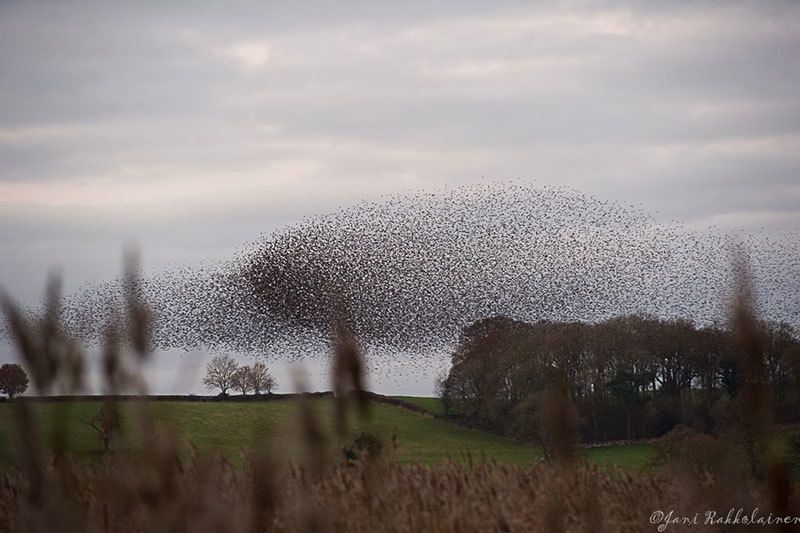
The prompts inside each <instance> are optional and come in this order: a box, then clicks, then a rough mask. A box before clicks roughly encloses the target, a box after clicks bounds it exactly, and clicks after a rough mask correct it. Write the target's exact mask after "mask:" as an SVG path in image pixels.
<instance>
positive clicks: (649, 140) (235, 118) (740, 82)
mask: <svg viewBox="0 0 800 533" xmlns="http://www.w3.org/2000/svg"><path fill="white" fill-rule="evenodd" d="M493 6H494V7H491V8H490V7H487V6H486V5H485V4H484V3H478V2H475V3H469V2H467V3H465V2H453V3H447V2H442V3H436V4H435V5H433V6H431V5H429V3H427V2H424V3H423V2H420V3H407V2H404V3H402V6H400V5H399V4H398V5H395V6H393V7H385V6H384V7H380V6H376V5H374V4H373V3H351V4H348V5H347V6H341V5H337V4H335V3H326V2H317V3H311V4H304V6H302V7H297V6H294V5H289V4H288V3H287V4H286V5H277V6H274V5H273V6H255V5H253V4H250V3H247V4H245V3H242V4H240V5H226V7H220V6H214V5H211V4H210V3H209V4H201V3H193V4H192V7H187V6H185V5H178V3H175V4H170V3H166V4H164V3H153V4H152V5H146V4H139V7H132V6H127V7H121V6H118V5H110V4H106V3H102V2H87V3H70V4H69V5H66V4H44V3H42V4H38V5H33V4H27V3H25V4H18V3H5V4H3V5H2V6H0V69H1V70H2V72H3V75H2V76H0V102H2V105H0V161H1V162H2V164H0V250H2V255H1V256H0V282H4V284H7V285H11V286H12V287H11V289H12V292H14V289H15V288H16V289H18V291H19V292H20V293H21V294H22V296H23V297H28V296H29V295H30V294H31V293H32V291H33V287H38V286H39V285H40V284H41V275H42V274H43V270H44V268H46V267H47V266H49V265H50V264H52V263H54V262H59V263H60V264H62V265H64V266H65V267H66V269H67V275H68V276H77V278H78V279H80V280H81V281H82V280H84V279H92V278H94V277H98V276H105V275H107V274H108V273H110V272H113V271H115V270H116V265H117V262H116V260H117V255H118V253H117V252H118V249H119V247H120V245H121V243H122V242H123V241H124V240H126V239H133V240H137V241H138V242H140V243H141V245H142V246H143V248H144V252H145V258H148V257H150V258H151V259H152V262H156V263H158V262H176V261H177V262H180V261H192V260H196V259H197V258H199V257H203V255H204V254H209V253H211V254H214V253H216V252H219V253H223V252H227V251H229V250H230V249H231V247H235V246H236V245H238V244H240V243H241V242H244V241H247V240H251V239H253V238H254V237H255V236H256V235H258V233H260V232H262V231H270V230H272V229H273V228H275V227H278V226H280V225H282V224H284V223H287V222H290V221H294V220H297V219H298V218H300V217H302V216H305V215H310V214H313V213H317V212H320V211H330V210H332V209H334V208H335V207H337V206H338V205H346V204H352V203H355V202H356V201H357V200H359V199H361V198H365V197H366V198H374V197H377V196H378V195H381V194H388V193H394V192H399V191H408V190H415V189H419V188H430V187H438V186H441V185H448V184H450V185H455V184H463V183H470V182H475V181H480V180H481V177H482V176H485V178H483V179H488V180H491V179H495V178H512V177H513V178H517V177H523V178H527V179H536V180H537V181H538V182H540V183H542V184H563V185H570V186H574V187H577V188H579V189H581V190H584V191H586V192H587V193H591V194H596V195H599V196H601V197H604V198H608V199H613V200H621V201H626V202H631V203H636V204H641V205H643V206H644V207H645V208H646V209H649V210H652V211H658V212H660V215H659V216H660V217H662V218H664V219H671V218H674V219H678V220H680V221H682V222H686V223H690V224H697V225H705V224H718V225H721V226H723V227H746V228H755V229H758V228H760V227H762V226H763V227H765V228H766V229H767V230H770V231H777V230H786V229H793V228H796V227H798V223H800V207H798V206H800V201H798V200H800V185H798V183H800V179H798V178H800V176H799V175H798V171H800V150H798V148H800V98H799V97H798V96H797V87H798V86H800V59H799V58H800V7H798V6H797V5H796V4H792V3H782V2H740V3H731V4H726V5H725V6H720V5H719V4H716V3H703V2H700V3H698V2H687V3H680V2H677V3H676V2H667V3H664V4H663V5H660V4H652V3H649V4H648V5H647V7H641V6H640V5H634V4H633V3H630V4H626V3H622V2H596V3H589V4H585V3H584V4H580V5H579V4H578V3H573V2H563V3H551V4H549V5H547V6H546V7H535V8H531V7H529V6H527V3H509V4H505V5H502V6H499V5H497V4H493ZM71 250H77V251H74V252H71ZM109 250H111V251H109ZM76 271H77V272H76Z"/></svg>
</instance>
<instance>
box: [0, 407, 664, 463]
mask: <svg viewBox="0 0 800 533" xmlns="http://www.w3.org/2000/svg"><path fill="white" fill-rule="evenodd" d="M421 400H434V399H421ZM124 405H125V408H126V410H127V411H128V416H130V414H131V412H132V405H130V404H124ZM312 405H313V408H314V410H315V412H316V413H317V414H318V419H319V420H320V422H322V423H323V424H324V425H325V426H326V428H327V429H328V433H329V434H330V435H332V434H333V431H332V428H331V426H330V423H329V421H330V420H331V416H330V408H331V405H332V402H331V401H330V400H326V399H318V400H314V401H313V402H312ZM99 406H100V404H99V402H79V403H75V404H70V405H68V404H60V403H50V404H39V405H36V406H35V409H36V412H37V413H38V415H39V417H38V421H39V427H40V431H41V432H42V433H43V434H44V435H46V434H47V432H48V430H49V428H50V427H52V421H53V417H54V415H55V414H57V413H60V414H61V416H65V417H66V420H67V421H68V427H69V428H70V436H69V438H70V443H69V449H70V450H73V451H75V452H77V453H79V454H95V453H98V452H99V450H100V444H99V440H98V439H97V436H96V434H95V432H94V430H93V429H92V428H91V427H89V424H88V421H89V420H90V419H91V417H92V415H93V414H94V413H96V412H97V410H98V409H99ZM10 407H11V406H9V405H8V404H2V405H0V455H1V456H2V457H3V458H6V459H8V458H9V457H11V453H12V449H11V446H12V445H11V442H10V441H11V440H12V437H13V435H11V431H12V428H13V423H12V412H11V408H10ZM151 409H152V412H153V413H154V414H155V416H156V417H157V418H158V419H160V420H162V421H164V422H165V423H166V425H167V426H168V427H171V428H174V429H175V430H176V431H177V432H178V433H179V434H181V435H182V436H184V437H186V439H187V440H189V441H191V442H192V443H193V444H194V445H195V446H197V447H198V448H199V449H201V450H206V449H212V448H216V449H219V450H221V451H222V452H224V453H225V454H226V455H227V456H228V457H230V458H231V459H234V460H236V459H237V457H239V455H240V453H241V451H242V450H243V449H245V448H247V447H248V446H250V445H254V444H255V445H259V443H264V442H266V439H268V438H269V436H270V435H272V436H273V437H274V439H273V440H274V441H276V442H281V443H282V444H283V445H284V446H286V447H288V448H290V449H291V448H293V447H294V446H293V442H294V437H293V435H294V433H295V431H294V426H293V424H292V420H293V419H294V414H295V413H296V406H295V404H294V403H293V402H292V401H288V400H280V401H270V402H252V403H250V402H248V403H194V402H153V403H152V404H151ZM371 413H372V414H371V418H370V420H369V421H368V422H365V423H363V426H364V429H368V430H369V431H372V432H374V433H376V434H379V435H381V436H382V437H384V439H385V440H386V441H387V442H388V441H389V439H390V438H391V435H392V434H393V433H394V434H396V435H397V439H398V449H397V451H396V458H397V460H398V461H400V462H404V463H407V462H420V463H423V464H434V463H437V462H439V461H443V460H446V459H447V457H452V458H454V459H456V460H460V457H461V454H462V452H466V451H469V452H471V453H472V454H473V455H474V456H476V457H479V456H480V455H481V454H485V456H486V457H491V458H493V459H495V460H497V461H499V462H502V463H516V464H529V463H532V462H534V461H536V460H537V459H538V457H539V451H538V450H537V449H536V448H532V447H529V446H525V445H523V444H520V443H518V442H514V441H510V440H506V439H503V438H501V437H497V436H495V435H490V434H488V433H483V432H479V431H473V430H470V429H467V428H464V427H460V426H456V425H453V424H449V423H447V422H443V421H440V420H436V419H433V418H431V417H428V416H424V415H420V414H417V413H414V412H411V411H408V410H406V409H401V408H398V407H395V406H391V405H387V404H380V403H375V404H373V405H372V411H371ZM339 444H340V445H341V444H343V443H339ZM629 448H630V449H629ZM648 451H649V450H648V449H645V448H644V447H641V446H640V447H638V448H637V447H617V449H611V448H606V449H602V450H591V451H588V452H585V453H586V456H587V458H589V459H590V460H593V461H595V460H596V461H598V462H602V463H609V464H618V465H620V466H638V465H639V464H641V463H642V462H643V461H644V460H646V457H647V452H648Z"/></svg>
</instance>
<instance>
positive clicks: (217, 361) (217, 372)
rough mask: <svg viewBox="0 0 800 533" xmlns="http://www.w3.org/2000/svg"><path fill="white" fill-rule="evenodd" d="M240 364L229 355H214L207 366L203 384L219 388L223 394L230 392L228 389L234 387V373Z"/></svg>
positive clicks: (211, 387)
mask: <svg viewBox="0 0 800 533" xmlns="http://www.w3.org/2000/svg"><path fill="white" fill-rule="evenodd" d="M237 368H238V365H237V364H236V361H234V360H233V358H232V357H230V356H228V355H218V356H216V357H214V358H213V359H212V360H211V362H210V363H208V366H207V367H206V377H204V378H203V385H205V386H206V387H208V388H209V389H219V390H220V391H221V392H222V394H228V389H230V388H231V387H233V382H234V375H235V374H236V370H237Z"/></svg>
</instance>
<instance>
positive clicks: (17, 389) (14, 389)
mask: <svg viewBox="0 0 800 533" xmlns="http://www.w3.org/2000/svg"><path fill="white" fill-rule="evenodd" d="M27 389H28V374H26V373H25V370H23V369H22V367H21V366H19V365H18V364H15V363H5V364H3V365H2V366H0V393H2V394H6V395H7V396H8V397H9V398H13V397H14V396H16V395H17V394H22V393H23V392H25V391H26V390H27Z"/></svg>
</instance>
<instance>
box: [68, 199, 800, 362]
mask: <svg viewBox="0 0 800 533" xmlns="http://www.w3.org/2000/svg"><path fill="white" fill-rule="evenodd" d="M733 244H736V245H737V246H741V248H743V249H745V250H747V252H748V254H749V256H750V263H751V270H752V276H753V279H754V282H755V286H756V288H757V290H758V294H759V300H758V302H757V303H758V305H759V307H760V308H761V309H762V311H763V313H764V316H766V317H767V318H770V319H774V320H779V321H785V322H789V323H790V324H793V325H795V326H796V325H798V324H799V323H800V320H798V319H799V318H800V315H799V314H798V310H799V309H800V306H799V305H798V303H800V302H799V299H798V295H800V290H799V287H798V281H797V280H798V279H800V276H798V274H800V261H798V257H800V255H798V251H800V246H798V239H797V236H796V234H789V235H783V236H778V237H771V238H770V237H766V236H748V235H745V234H739V235H735V236H731V235H725V234H723V233H722V232H720V231H718V230H716V229H714V228H709V229H706V230H702V231H698V230H693V229H689V228H687V227H685V226H683V225H680V224H677V223H660V222H657V221H656V220H654V219H653V217H651V216H649V215H648V214H647V213H645V212H643V211H642V210H639V209H635V208H632V207H629V206H622V205H620V204H616V203H613V202H606V201H600V200H598V199H596V198H594V197H592V196H588V195H585V194H582V193H580V192H578V191H575V190H572V189H567V188H540V187H535V186H531V185H521V184H502V185H477V186H466V187H461V188H456V189H446V190H441V191H439V192H435V193H417V194H410V195H402V196H393V197H389V198H387V199H384V200H382V201H379V202H373V203H369V202H364V203H361V204H358V205H355V206H353V207H350V208H345V209H341V210H339V211H336V212H334V213H332V214H327V215H323V216H317V217H314V218H310V219H306V220H304V221H302V222H300V223H298V224H296V225H293V226H289V227H285V228H283V229H281V230H278V231H276V232H275V233H273V234H271V235H267V236H264V237H263V238H261V239H260V240H258V241H257V242H253V243H251V244H249V245H247V246H245V247H244V248H243V249H241V251H240V252H239V253H237V254H236V255H235V256H233V257H231V258H229V259H227V260H224V261H220V262H217V263H213V264H205V265H200V266H186V267H183V268H178V269H174V270H170V271H164V272H161V273H159V274H157V275H154V276H151V277H148V278H147V279H144V280H143V282H142V285H141V290H142V291H143V296H144V298H145V299H146V301H147V302H148V303H149V305H150V306H151V308H152V309H153V310H154V314H155V316H156V321H155V325H154V329H153V338H154V342H155V345H156V346H157V347H160V348H164V349H166V348H184V349H196V348H201V349H206V350H209V351H224V350H230V351H236V352H239V353H250V354H254V355H266V356H270V355H273V356H281V357H287V356H288V357H289V358H295V357H304V356H307V355H312V354H317V353H325V347H326V344H327V342H328V341H329V339H330V333H331V331H332V329H333V327H332V326H333V324H334V323H336V321H341V320H344V321H346V322H347V323H348V324H349V326H350V327H351V328H352V330H353V332H354V333H355V334H356V335H357V337H358V338H359V339H360V341H361V343H362V344H363V345H364V347H365V348H366V349H367V351H368V352H371V353H372V354H383V355H386V354H402V355H403V357H405V358H406V359H405V363H404V364H406V365H409V366H410V367H413V366H414V365H421V366H422V367H424V366H425V360H424V355H420V354H429V353H435V352H438V351H439V350H440V349H441V348H446V347H448V346H452V345H453V343H454V342H455V341H457V339H458V335H459V332H460V330H461V328H462V327H464V326H466V325H468V324H470V323H472V322H473V321H475V320H477V319H480V318H485V317H487V316H492V315H506V316H509V317H512V318H515V319H519V320H525V321H536V320H543V319H544V320H559V321H562V320H578V321H596V320H602V319H605V318H609V317H613V316H618V315H622V314H629V313H647V314H651V315H655V316H659V317H664V318H676V317H680V318H687V319H691V320H693V321H696V322H701V323H707V322H711V321H722V320H724V319H725V316H726V315H725V314H726V299H727V298H729V297H730V295H731V291H732V288H733V286H734V281H733V279H734V278H733V272H732V266H731V264H732V261H731V249H732V247H733ZM121 298H123V290H122V283H121V282H120V281H111V282H107V283H102V284H95V285H90V286H86V287H84V288H83V289H82V290H81V291H79V292H78V293H76V294H72V295H71V296H70V297H69V298H68V300H67V302H66V306H65V317H66V320H67V323H68V325H69V326H70V327H71V328H72V329H73V331H76V332H78V333H79V334H80V335H81V336H83V337H86V338H98V336H99V335H100V331H101V330H100V328H101V327H102V326H103V324H104V320H103V319H104V318H107V317H109V316H110V313H112V311H111V310H112V309H114V307H115V304H118V303H119V301H120V300H121ZM377 360H378V361H379V360H380V359H377ZM373 361H375V360H374V359H373ZM396 362H397V360H396V358H395V359H394V360H393V363H396Z"/></svg>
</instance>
